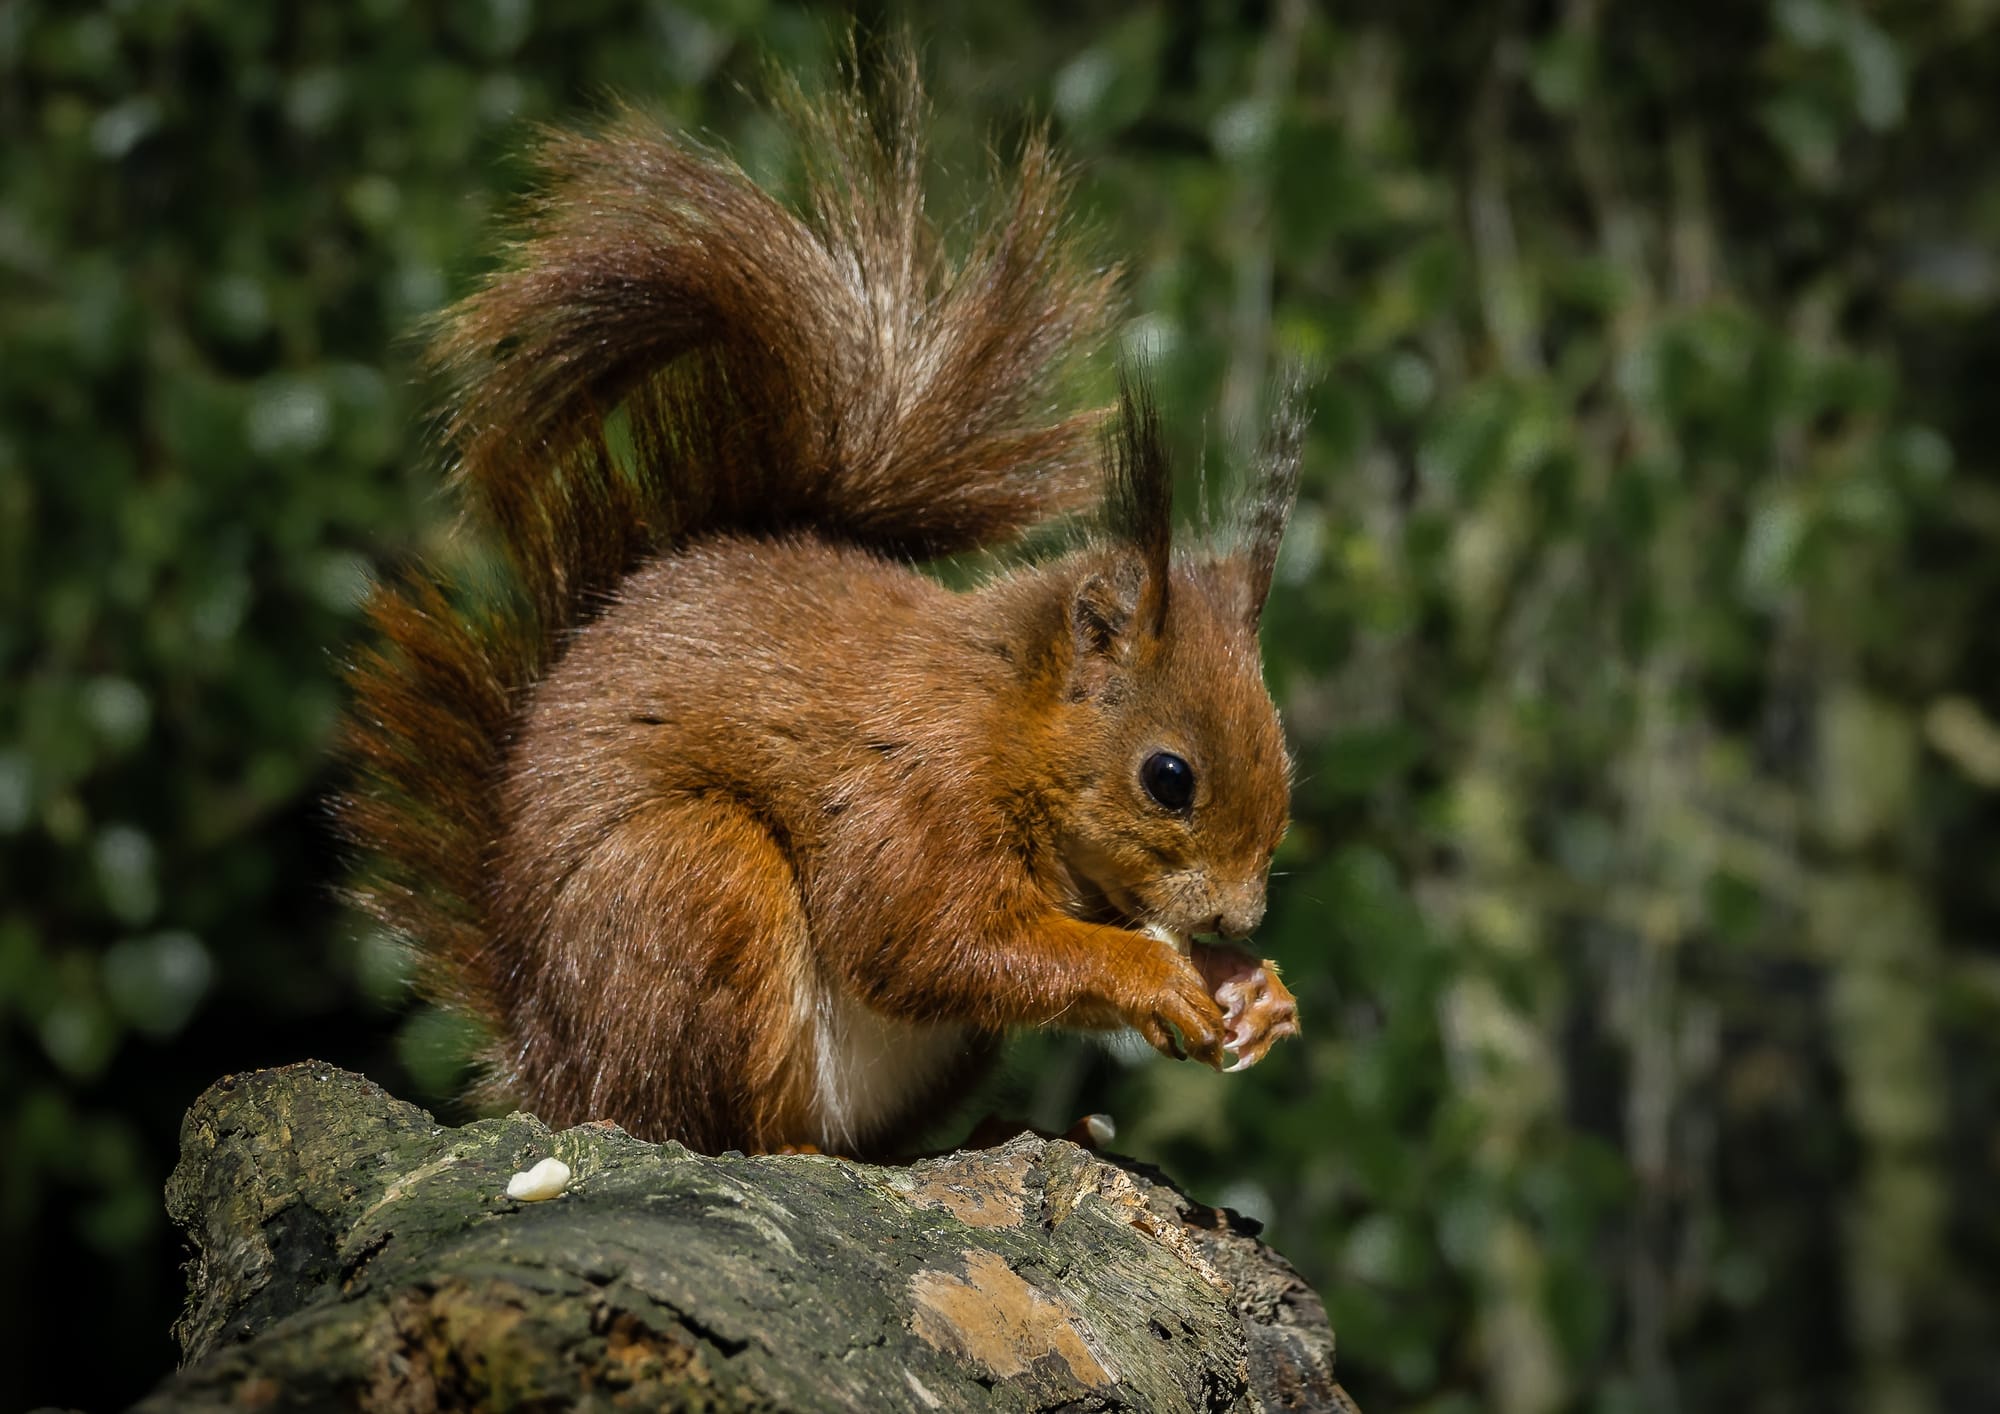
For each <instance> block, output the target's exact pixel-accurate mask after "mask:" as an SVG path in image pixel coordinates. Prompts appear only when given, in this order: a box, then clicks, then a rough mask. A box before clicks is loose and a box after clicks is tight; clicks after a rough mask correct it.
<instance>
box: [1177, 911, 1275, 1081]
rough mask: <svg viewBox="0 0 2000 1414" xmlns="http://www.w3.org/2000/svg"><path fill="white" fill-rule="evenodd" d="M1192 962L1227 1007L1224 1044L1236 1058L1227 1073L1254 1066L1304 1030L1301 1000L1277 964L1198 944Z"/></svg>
mask: <svg viewBox="0 0 2000 1414" xmlns="http://www.w3.org/2000/svg"><path fill="white" fill-rule="evenodd" d="M1192 960H1193V962H1194V965H1195V967H1196V969H1197V970H1198V971H1199V972H1200V973H1201V975H1202V980H1203V981H1205V982H1207V983H1208V987H1209V995H1211V996H1213V997H1214V998H1215V1001H1216V1004H1217V1005H1218V1006H1220V1007H1221V1008H1222V1031H1223V1040H1222V1044H1223V1047H1224V1048H1225V1049H1226V1050H1228V1051H1230V1052H1231V1053H1232V1054H1234V1055H1235V1057H1236V1059H1235V1061H1234V1062H1233V1063H1232V1064H1230V1065H1229V1066H1228V1067H1227V1068H1226V1071H1225V1073H1227V1072H1232V1071H1238V1070H1248V1069H1249V1068H1250V1067H1251V1066H1253V1065H1255V1064H1257V1062H1258V1061H1260V1060H1262V1059H1264V1057H1265V1055H1266V1054H1267V1053H1268V1052H1269V1051H1270V1049H1271V1047H1272V1046H1274V1045H1275V1044H1277V1042H1278V1041H1279V1040H1280V1039H1281V1038H1283V1037H1286V1036H1296V1035H1298V1034H1299V1004H1298V999H1297V998H1296V997H1294V996H1293V995H1292V993H1291V989H1290V988H1288V987H1287V986H1286V985H1285V984H1284V983H1283V982H1282V981H1280V980H1279V978H1278V964H1277V963H1275V962H1270V961H1264V962H1259V961H1258V960H1257V959H1256V958H1253V957H1251V956H1250V955H1249V954H1248V953H1242V952H1238V951H1237V950H1236V949H1235V948H1224V947H1215V946H1212V945H1210V944H1208V943H1196V944H1195V945H1194V950H1193V959H1192Z"/></svg>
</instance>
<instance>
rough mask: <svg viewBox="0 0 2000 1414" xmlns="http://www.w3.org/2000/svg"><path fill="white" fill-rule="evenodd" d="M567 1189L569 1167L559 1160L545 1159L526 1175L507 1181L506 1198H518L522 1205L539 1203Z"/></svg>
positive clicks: (520, 1174)
mask: <svg viewBox="0 0 2000 1414" xmlns="http://www.w3.org/2000/svg"><path fill="white" fill-rule="evenodd" d="M568 1187H569V1165H568V1164H566V1163H564V1162H563V1161H562V1160H561V1159H557V1158H547V1159H543V1160H542V1161H541V1162H540V1163H538V1164H536V1165H535V1166H534V1167H533V1168H531V1169H529V1170H528V1171H527V1172H526V1173H517V1174H515V1175H514V1176H513V1177H512V1178H510V1179H508V1180H507V1196H508V1197H509V1198H519V1199H520V1200H521V1201H522V1202H523V1203H539V1202H541V1201H543V1200H544V1199H547V1198H555V1197H558V1196H560V1195H561V1193H562V1192H563V1190H564V1189H566V1188H568Z"/></svg>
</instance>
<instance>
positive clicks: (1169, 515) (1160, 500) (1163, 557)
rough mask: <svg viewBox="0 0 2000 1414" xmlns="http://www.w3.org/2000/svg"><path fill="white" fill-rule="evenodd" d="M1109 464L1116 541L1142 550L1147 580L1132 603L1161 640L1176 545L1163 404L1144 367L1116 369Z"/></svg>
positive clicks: (1108, 502)
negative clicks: (1115, 418) (1162, 428)
mask: <svg viewBox="0 0 2000 1414" xmlns="http://www.w3.org/2000/svg"><path fill="white" fill-rule="evenodd" d="M1107 460H1108V461H1109V463H1110V473H1111V475H1110V481H1111V484H1110V487H1109V488H1108V492H1107V494H1106V496H1105V510H1106V514H1107V517H1108V520H1109V528H1110V531H1111V534H1112V536H1113V538H1115V539H1117V540H1119V541H1122V542H1123V543H1125V544H1126V545H1129V546H1130V547H1131V548H1132V549H1133V550H1135V551H1137V552H1138V557H1139V563H1140V565H1141V566H1142V568H1143V571H1144V579H1143V581H1142V583H1141V584H1140V586H1139V591H1138V598H1137V601H1136V603H1135V604H1134V605H1133V618H1134V619H1135V620H1136V622H1137V623H1138V625H1139V627H1140V629H1141V631H1142V632H1145V633H1147V634H1150V635H1152V636H1153V637H1158V636H1159V635H1160V634H1161V633H1162V632H1163V631H1164V630H1165V629H1166V625H1167V595H1168V589H1169V586H1170V584H1171V578H1170V569H1171V564H1172V559H1173V542H1174V529H1173V518H1174V477H1173V468H1172V467H1171V466H1170V465H1169V464H1168V462H1167V447H1166V441H1165V439H1164V438H1162V436H1161V435H1160V405H1159V402H1158V400H1157V399H1156V398H1155V397H1154V395H1153V384H1152V378H1151V375H1150V373H1149V371H1148V370H1147V369H1146V368H1145V367H1144V366H1143V365H1139V366H1135V365H1133V364H1130V363H1128V364H1125V365H1122V366H1121V367H1120V368H1119V370H1118V422H1117V425H1116V427H1115V428H1114V430H1113V431H1112V433H1111V437H1110V447H1109V448H1108V456H1107Z"/></svg>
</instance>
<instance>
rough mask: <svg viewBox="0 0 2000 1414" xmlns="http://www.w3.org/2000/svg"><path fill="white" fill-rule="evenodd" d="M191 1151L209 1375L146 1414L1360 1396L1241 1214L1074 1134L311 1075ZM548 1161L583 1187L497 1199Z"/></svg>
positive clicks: (175, 1195)
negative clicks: (405, 1090) (658, 1109)
mask: <svg viewBox="0 0 2000 1414" xmlns="http://www.w3.org/2000/svg"><path fill="white" fill-rule="evenodd" d="M181 1142H182V1154H181V1162H180V1165H179V1167H178V1168H177V1169H176V1170H175V1172H174V1175H173V1178H172V1180H171V1181H170V1183H169V1185H168V1190H167V1197H168V1206H169V1209H170V1211H171V1212H172V1214H173V1217H174V1219H175V1221H176V1222H178V1223H180V1224H181V1225H182V1226H183V1227H184V1228H185V1229H186V1230H187V1233H188V1236H189V1239H190V1241H191V1243H192V1246H193V1249H194V1256H193V1258H192V1260H191V1261H190V1262H189V1264H188V1277H189V1291H188V1305H187V1309H186V1311H185V1313H184V1315H183V1317H182V1319H181V1322H180V1324H179V1326H178V1329H177V1334H178V1336H179V1338H180V1341H181V1346H182V1351H183V1355H184V1357H185V1360H186V1364H185V1365H184V1367H183V1368H182V1370H181V1371H180V1373H179V1374H177V1375H175V1376H173V1377H172V1378H171V1379H169V1380H167V1381H166V1382H165V1383H164V1384H162V1385H161V1386H160V1388H159V1389H158V1390H156V1391H155V1392H154V1393H153V1394H152V1395H151V1396H150V1397H149V1398H148V1399H147V1400H145V1401H144V1402H143V1403H142V1404H141V1405H140V1408H141V1409H144V1410H162V1411H164V1410H189V1409H206V1408H222V1407H225V1406H227V1407H230V1408H242V1407H260V1406H284V1407H291V1408H300V1407H341V1408H356V1407H358V1408H365V1409H396V1410H429V1409H442V1408H448V1407H458V1408H465V1407H481V1408H498V1407H505V1408H535V1407H548V1408H558V1407H560V1408H585V1409H591V1408H612V1407H638V1408H649V1409H688V1410H695V1409H700V1410H735V1409H773V1410H778V1409H788V1410H789V1409H799V1410H818V1409H829V1410H845V1409H851V1410H865V1411H870V1412H871V1414H873V1412H874V1411H882V1410H896V1409H916V1410H938V1409H977V1410H995V1409H998V1410H1054V1409H1072V1410H1116V1409H1134V1410H1147V1411H1153V1410H1158V1411H1169V1410H1205V1411H1206V1410H1275V1409H1334V1410H1342V1409H1350V1410H1351V1408H1352V1406H1351V1405H1350V1404H1348V1402H1347V1400H1346V1397H1345V1396H1344V1395H1343V1394H1342V1393H1341V1391H1340V1389H1339V1387H1338V1385H1336V1384H1335V1382H1334V1379H1333V1335H1332V1332H1331V1331H1330V1330H1329V1329H1328V1327H1327V1323H1326V1317H1325V1313H1324V1311H1323V1310H1322V1308H1321V1306H1320V1302H1319V1299H1318V1297H1316V1296H1315V1295H1314V1294H1313V1292H1312V1291H1311V1290H1310V1289H1309V1288H1308V1287H1307V1286H1306V1285H1305V1284H1304V1283H1303V1282H1302V1281H1301V1280H1300V1279H1299V1277H1298V1275H1297V1274H1296V1273H1295V1272H1294V1271H1293V1270H1292V1269H1291V1268H1290V1267H1289V1266H1288V1265H1286V1263H1285V1262H1284V1260H1283V1259H1282V1258H1280V1257H1279V1256H1277V1254H1276V1253H1274V1252H1272V1251H1271V1250H1270V1249H1269V1248H1267V1247H1265V1246H1264V1245H1263V1244H1261V1243H1260V1242H1258V1241H1257V1240H1256V1238H1255V1237H1254V1235H1253V1230H1252V1229H1251V1228H1250V1227H1249V1226H1248V1225H1247V1224H1245V1223H1243V1222H1242V1221H1241V1220H1240V1219H1237V1218H1235V1217H1234V1216H1233V1215H1232V1214H1228V1213H1226V1212H1218V1211H1217V1210H1214V1209H1211V1208H1207V1207H1204V1206H1202V1205H1200V1204H1196V1203H1194V1202H1192V1201H1190V1200H1189V1199H1188V1198H1186V1197H1185V1196H1184V1195H1182V1194H1180V1193H1178V1192H1177V1191H1175V1190H1174V1189H1173V1188H1171V1187H1169V1186H1168V1185H1166V1184H1165V1183H1164V1182H1163V1181H1161V1180H1160V1179H1159V1177H1158V1176H1157V1175H1155V1174H1152V1173H1150V1172H1147V1171H1145V1170H1143V1169H1140V1168H1138V1167H1135V1166H1132V1165H1129V1164H1121V1163H1117V1162H1113V1161H1109V1160H1106V1159H1103V1158H1100V1157H1098V1156H1095V1155H1092V1154H1089V1153H1086V1152H1085V1151H1083V1150H1081V1149H1078V1148H1077V1147H1075V1146H1074V1145H1071V1144H1067V1143H1063V1142H1061V1141H1050V1140H1043V1139H1038V1138H1035V1137H1033V1136H1030V1135H1023V1136H1021V1137H1020V1138H1018V1139H1015V1140H1013V1141H1011V1142H1010V1143H1008V1144H1005V1145H1003V1146H1001V1147H1000V1148H997V1149H990V1150H983V1151H977V1152H966V1153H959V1154H954V1155H950V1156H948V1157H944V1158H939V1159H934V1160H927V1161H923V1162H920V1163H916V1164H912V1165H910V1166H909V1167H906V1168H883V1167H872V1166H867V1165H861V1164H854V1163H849V1162H846V1161H843V1160H838V1159H831V1158H823V1157H818V1156H784V1157H757V1158H743V1157H730V1156H725V1157H719V1158H707V1157H703V1156H700V1155H697V1154H693V1153H690V1152H689V1151H687V1150H686V1149H684V1148H682V1147H680V1146H679V1145H677V1144H648V1143H644V1142H641V1141H640V1140H637V1139H634V1138H632V1137H631V1136H629V1135H627V1134H625V1133H624V1132H623V1131H621V1130H618V1129H616V1128H613V1127H611V1126H608V1125H585V1126H581V1127H579V1128H576V1129H571V1130H566V1131H563V1132H561V1133H554V1132H551V1131H550V1130H549V1129H548V1128H547V1127H546V1126H545V1125H543V1124H542V1123H541V1122H540V1121H538V1120H536V1119H534V1118H532V1117H531V1116H528V1115H513V1116H510V1117H508V1118H506V1119H498V1120H484V1121H481V1122H479V1123H476V1124H471V1125H467V1126H466V1127H464V1128H463V1129H447V1128H444V1127H442V1126H440V1125H438V1124H437V1123H436V1122H435V1121H434V1120H432V1119H431V1117H430V1116H429V1115H427V1114H425V1113H424V1112H423V1111H422V1110H420V1109H417V1108H416V1107H415V1106H413V1105H409V1104H405V1103H403V1102H401V1101H398V1100H396V1099H394V1098H392V1097H391V1096H389V1095H387V1094H385V1093H384V1092H383V1091H382V1090H381V1089H380V1088H378V1087H377V1086H375V1085H372V1084H370V1083H369V1082H368V1081H366V1080H364V1079H362V1078H361V1077H359V1076H356V1075H351V1074H348V1073H346V1072H344V1071H340V1070H336V1069H334V1068H332V1067H329V1066H324V1065H318V1064H311V1063H308V1064H304V1065H296V1066H290V1067H286V1068H284V1069H281V1070H270V1071H260V1072H258V1073H256V1074H253V1075H245V1076H237V1077H231V1078H230V1079H227V1080H224V1081H222V1082H220V1083H219V1084H217V1085H215V1086H214V1087H213V1088H211V1089H210V1090H209V1091H208V1092H207V1093H206V1094H205V1095H203V1096H202V1097H201V1099H200V1100H199V1101H197V1102H196V1104H195V1106H194V1108H193V1109H192V1110H190V1111H189V1113H188V1116H187V1120H186V1122H185V1124H184V1126H183V1128H182V1134H181ZM549 1155H555V1156H557V1157H559V1158H561V1159H562V1160H563V1161H564V1162H565V1163H567V1164H568V1165H569V1166H570V1168H571V1170H572V1172H573V1174H574V1177H573V1179H572V1182H571V1184H570V1187H569V1189H568V1191H567V1192H565V1193H564V1194H563V1195H562V1196H560V1197H557V1198H554V1199H550V1200H548V1201H545V1202H539V1203H523V1202H517V1201H515V1200H513V1199H510V1198H508V1197H506V1196H505V1191H506V1187H507V1180H508V1177H509V1176H510V1175H511V1174H513V1173H515V1172H517V1171H519V1170H522V1169H526V1168H528V1167H530V1166H531V1165H533V1164H534V1163H535V1162H536V1161H537V1160H539V1159H541V1158H544V1157H547V1156H549Z"/></svg>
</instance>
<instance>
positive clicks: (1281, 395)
mask: <svg viewBox="0 0 2000 1414" xmlns="http://www.w3.org/2000/svg"><path fill="white" fill-rule="evenodd" d="M1306 381H1307V375H1306V370H1305V368H1304V367H1303V366H1301V365H1299V364H1291V365H1289V366H1287V367H1286V368H1285V370H1284V372H1283V373H1282V374H1281V375H1280V376H1279V380H1278V406H1277V410H1276V411H1275V412H1274V413H1273V414H1272V416H1271V425H1270V427H1269V429H1268V430H1266V432H1265V434H1264V440H1263V443H1262V444H1261V445H1260V446H1259V447H1258V449H1257V459H1256V460H1255V461H1254V462H1253V463H1252V464H1251V467H1250V473H1249V475H1248V476H1247V477H1246V478H1245V479H1244V484H1243V490H1242V492H1241V494H1240V496H1239V497H1238V500H1237V505H1236V509H1235V513H1234V514H1233V515H1232V516H1231V521H1232V527H1231V529H1232V534H1231V536H1230V539H1231V542H1232V543H1231V545H1230V547H1229V550H1228V555H1227V560H1228V563H1229V565H1230V567H1231V568H1232V569H1233V570H1235V571H1236V577H1237V580H1238V583H1239V584H1240V586H1241V590H1242V607H1243V615H1244V618H1245V619H1246V620H1247V621H1248V623H1249V625H1250V627H1251V628H1252V629H1255V628H1256V627H1257V624H1258V622H1259V620H1261V619H1262V618H1263V616H1264V603H1265V601H1266V600H1268V599H1269V598H1270V597H1271V575H1272V572H1273V571H1274V570H1275V569H1276V568H1277V564H1278V545H1279V542H1281V541H1282V540H1283V539H1284V538H1285V526H1286V524H1287V523H1288V522H1289V521H1290V520H1291V518H1292V506H1293V505H1294V504H1295V503H1296V502H1297V501H1298V498H1299V467H1300V464H1301V463H1302V461H1303V460H1304V454H1305V440H1306V410H1305V388H1306Z"/></svg>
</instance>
